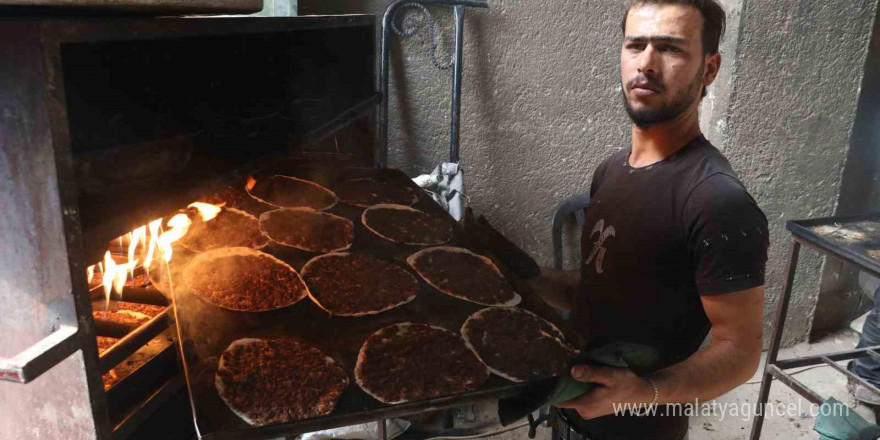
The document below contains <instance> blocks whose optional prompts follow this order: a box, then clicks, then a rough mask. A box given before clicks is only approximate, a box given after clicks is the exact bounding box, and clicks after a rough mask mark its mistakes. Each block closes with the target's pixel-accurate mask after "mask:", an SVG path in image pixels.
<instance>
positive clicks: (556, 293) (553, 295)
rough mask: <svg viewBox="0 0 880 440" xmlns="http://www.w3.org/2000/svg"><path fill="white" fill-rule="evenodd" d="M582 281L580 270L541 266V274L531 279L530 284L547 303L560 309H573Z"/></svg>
mask: <svg viewBox="0 0 880 440" xmlns="http://www.w3.org/2000/svg"><path fill="white" fill-rule="evenodd" d="M580 282H581V273H580V271H577V270H555V269H546V268H541V276H539V277H538V278H534V279H531V280H529V281H528V284H529V287H531V288H532V290H534V291H535V293H537V294H538V296H540V297H541V299H542V300H544V302H546V303H547V304H549V305H551V306H552V307H554V308H557V309H559V310H571V308H572V299H573V298H574V295H575V293H576V292H577V290H578V288H579V286H580Z"/></svg>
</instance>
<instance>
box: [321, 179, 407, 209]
mask: <svg viewBox="0 0 880 440" xmlns="http://www.w3.org/2000/svg"><path fill="white" fill-rule="evenodd" d="M333 189H334V190H335V193H336V195H337V197H339V200H340V201H341V202H342V203H345V204H347V205H353V206H358V207H361V208H367V207H370V206H373V205H378V204H386V203H390V204H396V205H407V206H411V205H413V204H415V203H416V202H418V201H419V197H418V195H416V193H415V191H413V190H412V188H410V187H408V186H403V185H396V184H393V183H386V182H377V181H375V180H373V179H366V178H364V179H352V180H346V181H344V182H341V183H339V184H337V185H334V187H333Z"/></svg>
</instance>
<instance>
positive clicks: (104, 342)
mask: <svg viewBox="0 0 880 440" xmlns="http://www.w3.org/2000/svg"><path fill="white" fill-rule="evenodd" d="M97 339H98V355H99V356H100V355H101V354H103V353H104V352H105V351H107V350H109V349H110V347H112V346H114V345H116V343H117V342H119V338H111V337H109V336H98V337H97Z"/></svg>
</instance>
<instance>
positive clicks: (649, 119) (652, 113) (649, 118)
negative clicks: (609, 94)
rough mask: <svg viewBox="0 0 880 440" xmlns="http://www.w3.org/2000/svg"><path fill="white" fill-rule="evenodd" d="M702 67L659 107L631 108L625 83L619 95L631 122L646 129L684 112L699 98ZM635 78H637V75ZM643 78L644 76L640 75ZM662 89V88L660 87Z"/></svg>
mask: <svg viewBox="0 0 880 440" xmlns="http://www.w3.org/2000/svg"><path fill="white" fill-rule="evenodd" d="M702 78H703V69H700V72H699V73H698V74H697V76H696V78H694V80H693V81H692V82H691V84H690V85H689V86H688V88H687V89H685V90H683V91H681V92H680V93H679V94H678V95H676V96H675V98H674V99H673V100H672V102H671V103H670V104H668V105H664V106H662V107H660V108H645V109H641V110H636V109H634V108H632V106H631V105H630V103H629V99H627V98H626V85H624V86H623V87H622V88H621V95H622V96H623V106H624V108H626V113H627V114H628V115H629V118H630V119H632V121H633V123H634V124H636V125H637V126H638V127H639V128H642V129H647V128H650V127H651V126H652V125H655V124H662V123H664V122H669V121H671V120H673V119H675V118H677V117H679V116H681V114H682V113H684V112H685V110H687V109H688V107H690V106H691V104H693V103H694V101H696V100H697V99H699V97H700V94H701V93H702V90H703V88H702V86H703V80H702ZM636 79H639V78H638V77H637V78H636ZM642 79H644V77H642ZM661 90H662V89H661Z"/></svg>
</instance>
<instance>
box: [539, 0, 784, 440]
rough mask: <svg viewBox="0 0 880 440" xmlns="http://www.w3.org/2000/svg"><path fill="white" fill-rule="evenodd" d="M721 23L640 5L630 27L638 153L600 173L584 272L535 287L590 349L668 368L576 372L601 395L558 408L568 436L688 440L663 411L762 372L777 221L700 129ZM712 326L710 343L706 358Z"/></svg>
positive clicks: (629, 102)
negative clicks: (614, 348) (617, 346)
mask: <svg viewBox="0 0 880 440" xmlns="http://www.w3.org/2000/svg"><path fill="white" fill-rule="evenodd" d="M724 24H725V14H724V10H723V9H722V7H721V6H720V5H719V4H718V3H717V2H716V0H642V1H639V0H636V1H634V2H633V3H632V4H631V6H630V8H629V10H628V11H627V13H626V15H625V17H624V20H623V31H624V38H623V45H622V48H621V56H620V68H621V76H622V86H623V102H624V105H625V107H626V110H627V113H628V114H629V116H630V118H631V119H632V146H631V148H630V149H624V150H621V151H618V152H617V153H614V154H612V155H611V156H610V157H609V158H607V159H606V160H605V161H604V162H603V163H602V164H601V165H599V167H598V168H597V169H596V170H595V172H594V174H593V180H592V185H591V188H590V194H591V202H590V207H589V209H587V211H586V223H585V228H584V231H583V235H582V240H581V242H582V249H581V250H582V259H583V260H582V264H581V268H580V270H579V271H577V272H571V273H569V272H557V271H544V272H543V273H542V276H541V277H540V278H538V279H537V280H535V281H532V282H531V284H532V286H533V287H534V288H535V290H537V291H538V292H539V293H540V294H541V296H542V297H543V298H544V299H545V300H546V301H547V302H548V303H550V304H551V305H553V306H555V307H557V308H561V309H569V310H571V312H572V315H571V316H572V326H573V328H574V329H575V331H576V333H578V334H579V335H582V336H584V337H585V338H587V339H588V348H592V347H599V346H602V345H603V344H606V343H610V342H620V341H626V342H633V343H639V344H643V345H648V346H650V347H653V348H655V349H657V350H658V351H659V352H660V353H661V354H662V357H663V362H662V365H660V366H659V367H658V368H657V369H656V371H653V372H651V373H650V374H649V375H647V376H645V377H639V376H637V375H636V374H635V373H633V372H632V371H630V370H627V369H616V368H610V367H595V366H590V367H587V366H575V367H573V368H572V369H571V374H572V377H574V378H575V379H576V380H579V381H584V382H593V383H597V384H599V385H600V386H599V387H597V388H595V389H594V390H593V391H592V392H589V393H587V394H585V395H583V396H580V397H578V398H575V399H572V400H570V401H568V402H564V403H562V404H560V405H557V406H558V408H560V412H561V414H562V418H563V419H564V420H563V421H562V422H560V423H562V427H563V428H565V429H568V428H569V426H567V424H568V425H570V429H571V432H570V433H569V434H568V435H571V436H575V437H576V436H578V435H580V437H581V438H588V439H594V440H606V439H613V440H629V439H656V440H679V439H682V438H685V437H686V434H687V423H688V420H687V417H686V416H684V415H683V414H682V411H681V407H679V411H678V412H677V414H671V410H672V407H667V406H666V405H663V404H671V403H681V404H686V403H693V402H695V401H696V400H699V401H705V400H710V399H713V398H715V397H718V396H720V395H721V394H724V393H726V392H727V391H729V390H731V389H732V388H734V387H736V386H737V385H740V384H742V383H743V382H745V381H746V380H747V379H748V378H750V377H751V376H752V374H753V373H754V372H755V370H756V369H757V366H758V362H759V358H760V354H761V341H762V338H761V336H762V315H763V313H762V306H763V293H764V290H763V284H764V266H765V263H766V259H767V245H768V232H767V220H766V218H765V217H764V214H763V213H762V212H761V210H760V209H759V208H758V206H757V204H756V203H755V201H754V200H753V199H752V197H751V196H749V194H748V192H747V191H746V189H745V188H744V187H743V185H742V184H741V183H740V181H739V180H738V179H737V177H736V175H735V173H734V171H733V170H732V169H731V167H730V164H729V163H728V161H727V160H726V159H725V158H724V156H723V155H722V154H721V153H720V152H719V151H718V150H717V149H715V148H714V147H713V146H712V145H711V144H710V143H709V142H708V141H707V140H706V138H705V137H703V136H702V134H701V132H700V126H699V105H700V101H701V98H702V97H703V96H705V91H706V87H708V86H709V85H711V84H712V83H713V82H714V80H715V77H716V75H717V74H718V69H719V67H720V65H721V55H720V54H719V51H718V45H719V41H720V38H721V35H722V33H723V30H724ZM710 328H711V330H712V337H711V341H710V342H709V343H708V345H706V346H705V347H703V348H702V349H699V350H698V348H699V347H700V345H701V343H702V342H703V341H704V339H705V338H706V336H707V334H708V331H709V329H710ZM652 403H653V404H659V408H657V413H656V415H650V414H648V415H643V416H634V415H631V414H629V415H626V414H624V415H614V414H613V413H614V411H615V408H614V405H615V404H635V405H638V404H643V405H648V404H652ZM664 411H666V412H667V413H669V414H667V415H663V414H664ZM566 421H567V424H566Z"/></svg>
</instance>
